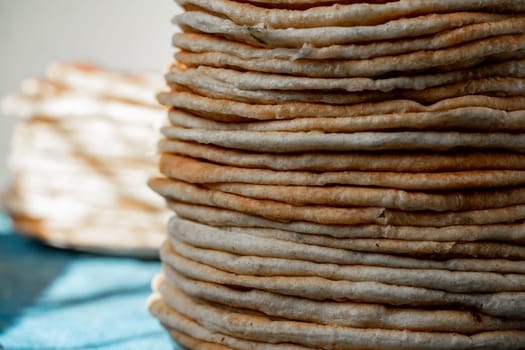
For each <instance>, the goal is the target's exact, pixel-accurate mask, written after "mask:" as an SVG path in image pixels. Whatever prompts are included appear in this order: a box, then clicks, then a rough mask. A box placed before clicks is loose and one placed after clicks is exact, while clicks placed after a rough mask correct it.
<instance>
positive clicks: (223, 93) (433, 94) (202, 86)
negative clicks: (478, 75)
mask: <svg viewBox="0 0 525 350" xmlns="http://www.w3.org/2000/svg"><path fill="white" fill-rule="evenodd" d="M174 80H176V85H175V87H176V89H177V90H180V91H183V90H186V89H189V90H191V91H194V92H196V93H199V94H201V95H204V96H208V97H213V98H227V99H231V100H235V101H241V102H253V103H267V104H271V103H287V102H313V103H327V104H335V105H344V104H350V105H351V104H357V103H365V102H370V101H384V100H386V99H404V100H411V101H417V102H420V103H423V104H431V103H435V102H439V101H442V100H445V99H449V98H454V97H461V96H469V95H489V96H490V95H499V96H519V95H522V94H523V93H524V92H525V79H523V78H512V77H494V78H486V79H478V80H474V79H470V80H467V81H460V82H458V83H454V84H448V85H444V86H439V87H433V88H429V89H426V90H422V91H419V90H395V91H391V92H389V93H383V92H377V91H364V92H354V93H347V92H309V91H282V90H242V89H239V88H238V87H236V86H234V85H232V84H229V83H226V82H222V81H219V80H217V79H214V78H213V77H209V76H207V75H205V74H201V72H195V71H191V72H190V73H187V74H186V73H182V74H177V75H176V77H175V78H174Z"/></svg>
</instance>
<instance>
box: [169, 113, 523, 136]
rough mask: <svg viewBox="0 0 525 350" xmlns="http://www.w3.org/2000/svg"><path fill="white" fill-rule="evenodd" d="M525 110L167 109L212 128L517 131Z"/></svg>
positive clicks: (181, 121) (179, 121)
mask: <svg viewBox="0 0 525 350" xmlns="http://www.w3.org/2000/svg"><path fill="white" fill-rule="evenodd" d="M524 116H525V111H524V110H519V111H512V112H506V111H501V110H495V109H490V108H483V107H464V108H458V109H451V110H446V111H439V112H416V113H393V114H382V115H369V116H358V117H357V116H354V117H349V118H344V117H340V118H296V119H291V120H272V121H256V122H244V123H223V122H218V121H214V120H209V119H205V118H202V117H199V116H197V115H194V114H191V113H187V112H184V111H180V110H172V111H170V112H169V119H170V121H171V124H172V125H174V126H183V127H185V128H195V129H211V130H240V131H294V132H304V131H322V132H360V131H385V130H392V131H399V130H403V129H404V130H454V131H460V130H461V131H494V132H498V131H517V132H519V131H520V130H522V129H523V128H524V127H525V122H524V119H525V118H524Z"/></svg>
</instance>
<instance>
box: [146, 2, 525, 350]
mask: <svg viewBox="0 0 525 350" xmlns="http://www.w3.org/2000/svg"><path fill="white" fill-rule="evenodd" d="M178 2H179V3H180V4H181V5H182V6H183V7H184V9H185V12H184V13H183V14H181V15H178V16H177V17H176V18H175V22H176V23H177V24H178V25H179V26H181V28H182V29H183V32H182V33H178V34H175V36H174V39H173V42H174V45H175V46H176V47H178V48H179V49H180V51H179V52H178V53H177V54H176V56H175V58H176V61H177V63H176V64H174V65H173V66H172V67H171V70H170V71H169V73H168V74H167V75H166V78H167V82H168V83H169V85H170V87H171V91H170V92H167V93H162V94H161V95H160V96H159V100H160V101H161V103H162V104H164V105H166V106H168V107H170V108H171V109H170V111H169V121H170V123H171V125H170V126H168V127H165V128H164V129H163V134H164V136H165V139H164V140H163V141H162V142H161V144H160V151H161V153H162V157H161V159H160V170H161V172H162V173H163V175H164V176H162V177H156V178H153V179H151V180H150V186H151V187H152V188H153V189H154V190H155V191H156V192H158V193H159V194H161V195H162V196H163V197H165V198H166V199H167V201H168V205H169V207H170V208H171V209H172V210H173V211H174V212H175V213H176V216H174V217H173V218H172V219H171V221H170V223H169V225H168V232H169V238H168V240H167V241H166V242H165V243H164V245H163V246H162V248H161V259H162V261H163V271H162V273H161V274H160V275H159V276H157V277H156V278H155V280H154V283H153V287H154V294H153V295H152V297H151V298H150V300H149V309H150V312H151V313H152V314H153V315H154V316H155V317H157V318H158V319H159V320H160V322H161V323H162V324H163V325H164V326H165V327H166V328H167V330H168V331H169V332H170V334H171V336H172V337H173V338H174V339H176V340H177V341H178V342H180V343H181V344H183V345H185V346H187V347H188V348H190V349H242V350H248V349H282V350H283V349H287V350H288V349H293V350H298V349H382V350H389V349H418V350H421V349H440V350H441V349H522V348H525V263H524V260H525V223H524V219H525V153H523V151H525V134H523V133H522V131H523V130H524V129H525V2H523V1H504V0H476V1H474V0H461V1H457V0H439V1H438V0H400V1H373V3H371V4H365V3H362V2H359V3H356V1H341V2H337V1H320V2H319V1H310V0H296V1H294V0H282V1H277V0H275V1H271V0H247V1H232V0H214V1H205V0H178Z"/></svg>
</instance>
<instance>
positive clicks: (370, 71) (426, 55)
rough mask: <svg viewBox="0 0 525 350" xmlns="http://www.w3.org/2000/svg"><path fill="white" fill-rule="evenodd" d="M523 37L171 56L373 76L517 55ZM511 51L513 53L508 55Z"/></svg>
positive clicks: (192, 62) (324, 74) (292, 71)
mask: <svg viewBox="0 0 525 350" xmlns="http://www.w3.org/2000/svg"><path fill="white" fill-rule="evenodd" d="M524 37H525V36H524V35H523V34H518V35H505V36H500V37H494V38H488V39H485V40H483V41H475V42H471V43H466V44H462V45H458V46H454V47H453V48H447V49H440V50H435V51H417V52H413V53H407V54H401V55H397V56H386V57H376V58H371V59H366V60H331V61H329V62H323V61H319V60H308V59H303V60H296V61H289V60H283V59H250V60H244V59H241V58H239V57H237V56H233V55H229V54H225V53H220V52H207V53H192V52H185V51H181V52H178V53H176V54H175V59H176V60H177V61H178V62H180V63H184V64H185V65H187V66H190V67H195V66H200V65H205V66H213V67H234V68H236V69H243V70H252V71H259V72H267V73H279V74H289V75H298V76H307V77H321V78H336V77H341V78H343V77H374V76H380V75H383V74H386V73H392V72H420V71H423V70H428V69H431V68H435V67H452V68H453V69H461V68H463V69H466V68H470V67H473V66H476V65H477V64H479V63H480V62H483V61H484V60H486V59H489V58H492V57H493V56H496V57H497V56H498V55H502V54H503V55H505V57H504V58H505V59H518V58H519V56H521V55H522V53H521V51H522V50H524V49H525V40H524ZM513 53H515V55H516V57H512V54H513ZM509 55H510V57H509ZM456 66H457V67H456ZM448 69H450V68H448Z"/></svg>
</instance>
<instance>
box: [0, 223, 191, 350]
mask: <svg viewBox="0 0 525 350" xmlns="http://www.w3.org/2000/svg"><path fill="white" fill-rule="evenodd" d="M159 270H160V263H159V262H157V261H144V260H137V259H128V258H116V257H104V256H96V255H90V254H84V253H75V252H70V251H63V250H58V249H53V248H49V247H46V246H43V245H41V244H39V243H37V242H34V241H32V240H29V239H26V238H24V237H21V236H19V235H16V234H14V233H13V232H12V231H11V229H10V225H9V220H8V218H7V217H6V216H5V215H2V214H1V213H0V349H2V350H4V349H5V350H33V349H42V350H44V349H45V350H47V349H49V350H51V349H58V350H62V349H63V350H66V349H71V350H73V349H115V350H116V349H158V350H162V349H177V350H179V349H181V348H179V347H177V346H176V345H175V344H174V343H172V342H171V341H170V339H169V337H168V335H167V333H166V332H165V331H164V329H163V328H162V327H161V326H160V324H159V323H158V322H157V321H156V320H155V319H153V318H152V317H151V316H150V315H149V314H148V312H147V311H146V308H145V301H146V299H147V297H148V296H149V294H150V281H151V278H152V277H153V276H154V275H155V273H157V272H158V271H159Z"/></svg>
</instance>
